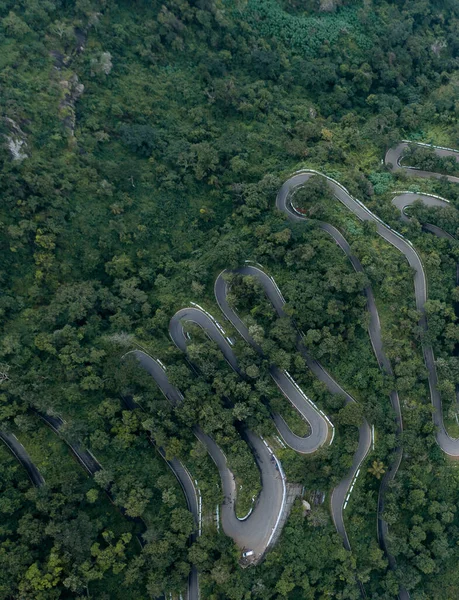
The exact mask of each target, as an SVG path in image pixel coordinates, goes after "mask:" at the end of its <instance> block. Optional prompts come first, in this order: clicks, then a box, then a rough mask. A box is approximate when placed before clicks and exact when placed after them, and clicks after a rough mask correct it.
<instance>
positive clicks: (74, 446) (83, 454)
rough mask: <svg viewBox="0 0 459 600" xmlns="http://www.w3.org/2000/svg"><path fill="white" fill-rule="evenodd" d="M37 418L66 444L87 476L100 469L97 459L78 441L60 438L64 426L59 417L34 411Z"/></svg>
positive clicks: (62, 420)
mask: <svg viewBox="0 0 459 600" xmlns="http://www.w3.org/2000/svg"><path fill="white" fill-rule="evenodd" d="M36 413H37V414H38V416H39V417H40V418H41V419H42V420H43V421H44V422H45V423H46V424H47V425H48V427H50V428H51V429H52V430H53V431H54V433H57V435H58V436H59V437H61V439H63V440H64V442H65V443H66V444H67V446H68V447H69V448H70V450H71V451H72V452H73V454H74V456H75V457H76V458H77V460H78V461H79V462H80V464H81V465H82V466H83V467H84V468H85V469H86V471H87V472H88V473H89V475H95V474H96V473H97V471H100V470H101V469H102V466H101V464H100V463H99V461H98V460H97V458H96V457H95V456H94V455H93V454H92V452H90V451H89V450H87V449H86V448H85V447H84V446H83V445H82V444H81V442H79V441H73V440H71V439H69V438H67V437H66V436H65V437H63V436H62V428H63V426H64V425H65V421H64V419H62V417H60V416H59V415H48V414H46V413H42V412H39V411H36Z"/></svg>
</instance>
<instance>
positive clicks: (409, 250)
mask: <svg viewBox="0 0 459 600" xmlns="http://www.w3.org/2000/svg"><path fill="white" fill-rule="evenodd" d="M407 145H408V144H407V143H401V144H398V146H396V147H395V148H392V149H390V150H388V152H387V153H386V157H385V161H386V164H392V169H393V171H403V172H404V173H405V174H407V175H410V176H414V177H422V178H427V177H435V178H436V179H439V178H441V177H444V176H443V175H441V174H440V173H431V172H428V171H420V170H418V169H414V168H412V167H404V166H401V165H400V158H401V157H402V154H403V152H404V150H405V149H406V147H407ZM433 148H434V150H435V153H436V154H438V155H439V156H453V157H454V158H455V159H456V160H457V161H459V153H458V152H455V151H454V150H447V149H444V148H436V147H435V146H433ZM447 179H448V180H449V181H451V182H452V183H459V178H458V177H452V176H449V175H448V176H447ZM418 197H419V198H420V199H421V200H422V202H425V203H426V204H427V205H428V206H443V207H445V206H447V205H448V202H447V201H446V200H444V199H438V198H435V197H433V196H429V195H428V194H421V195H413V194H407V193H403V194H400V195H398V196H396V197H395V198H394V199H393V201H392V202H393V203H394V205H395V206H397V207H398V208H399V209H400V210H401V211H402V214H403V215H404V209H405V208H406V207H407V206H409V205H410V204H411V203H412V202H414V201H415V200H416V198H418ZM405 217H406V215H405ZM430 227H433V228H434V231H435V226H430ZM385 228H386V229H387V230H388V231H389V232H390V233H391V234H392V235H395V232H392V230H391V229H390V228H389V227H388V226H387V225H386V226H385ZM438 229H439V228H437V230H438ZM378 231H379V230H378ZM444 233H446V232H444ZM396 235H397V236H399V244H398V245H396V244H393V245H394V246H396V247H397V248H398V249H399V250H400V251H401V252H403V254H404V255H405V257H406V258H407V260H408V262H409V264H410V266H411V267H413V269H414V270H415V275H414V293H415V298H416V308H417V310H418V311H419V312H420V313H421V319H420V325H421V327H422V329H423V330H424V331H427V328H428V323H427V318H426V314H425V310H424V305H425V303H426V302H427V280H426V275H425V271H424V267H423V265H422V261H421V259H420V257H419V255H418V253H417V252H416V250H415V249H414V247H413V245H412V244H411V242H409V241H408V240H405V239H404V238H403V237H402V236H401V235H400V234H396ZM422 351H423V355H424V362H425V365H426V368H427V373H428V380H429V390H430V398H431V402H432V406H433V408H434V411H433V413H432V418H433V422H434V424H435V427H436V439H437V443H438V445H439V446H440V448H441V449H442V450H443V452H445V453H446V454H449V455H450V456H454V457H459V440H458V439H453V438H452V437H451V436H449V435H448V433H447V431H446V428H445V424H444V421H443V407H442V401H441V396H440V392H439V391H438V377H437V369H436V366H435V356H434V352H433V348H432V346H431V345H426V344H423V347H422Z"/></svg>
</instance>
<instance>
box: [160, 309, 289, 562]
mask: <svg viewBox="0 0 459 600" xmlns="http://www.w3.org/2000/svg"><path fill="white" fill-rule="evenodd" d="M184 321H185V322H186V321H188V322H192V323H195V324H196V325H198V326H199V327H201V328H202V329H203V330H204V331H205V332H206V334H207V335H208V336H209V337H210V338H211V339H212V340H213V341H215V342H216V343H217V344H218V346H219V348H220V350H221V351H222V353H223V355H224V357H225V359H226V360H227V361H228V363H229V364H230V366H231V367H232V368H233V369H234V371H235V372H236V373H238V374H239V375H241V374H242V373H241V370H240V369H239V365H238V363H237V359H236V355H235V354H234V352H233V350H232V348H231V346H230V345H229V343H228V341H227V340H226V338H225V336H224V335H223V333H222V328H221V326H219V324H218V323H217V321H215V320H214V319H213V318H212V317H211V316H210V315H209V314H207V313H205V312H204V311H203V310H201V309H200V308H185V309H182V310H179V311H178V312H177V313H176V314H175V315H174V316H173V317H172V319H171V321H170V324H169V333H170V336H171V338H172V340H173V342H174V343H175V344H176V346H177V347H178V348H179V349H180V350H182V351H183V352H184V353H186V352H187V337H186V334H185V331H184V329H183V322H184ZM194 432H195V435H196V437H197V438H198V439H199V440H201V442H202V443H203V444H204V445H205V446H206V448H207V451H208V452H209V454H210V456H211V457H212V459H213V461H214V463H215V465H216V466H217V469H218V471H219V473H220V478H221V480H222V487H223V494H224V497H225V500H224V502H223V505H222V508H221V520H222V527H223V531H224V532H225V533H226V535H228V536H229V537H231V538H232V539H233V540H234V541H235V542H236V544H237V545H238V546H239V547H240V548H241V549H244V548H245V549H246V550H253V552H254V555H253V562H257V561H258V560H259V559H261V557H262V556H263V555H264V553H265V552H266V550H267V549H268V547H269V545H270V544H271V542H272V540H273V538H274V537H275V535H276V534H277V530H278V528H279V527H281V526H282V515H283V513H284V511H285V510H286V501H287V497H286V496H287V489H286V479H285V475H284V473H283V470H282V465H281V464H280V462H279V460H278V459H277V458H276V456H275V454H274V453H273V451H272V450H271V448H269V446H268V444H267V443H266V442H265V441H264V440H262V439H261V438H260V437H259V436H257V435H255V434H254V433H253V432H251V431H249V430H248V429H245V430H244V432H243V437H244V438H245V441H246V442H247V443H248V445H249V447H250V448H251V450H252V452H253V454H254V457H255V461H256V464H257V467H258V469H259V471H260V475H261V486H262V489H261V492H260V493H259V495H258V498H257V501H256V505H255V507H254V508H253V510H252V511H251V513H250V515H249V516H248V517H247V518H245V519H238V517H236V513H235V503H236V497H237V491H236V486H235V478H234V475H233V473H232V472H231V470H230V469H229V467H228V465H227V460H226V457H225V455H224V453H223V452H222V450H221V449H220V448H219V446H218V445H217V444H216V443H215V441H214V440H213V439H212V438H211V437H210V436H208V435H207V434H205V433H204V432H203V431H202V430H201V429H200V428H199V427H195V428H194Z"/></svg>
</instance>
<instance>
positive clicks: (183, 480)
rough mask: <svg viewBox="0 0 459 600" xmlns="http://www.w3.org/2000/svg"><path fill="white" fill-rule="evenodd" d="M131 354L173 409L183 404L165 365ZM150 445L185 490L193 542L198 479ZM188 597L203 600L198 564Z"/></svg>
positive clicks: (133, 404)
mask: <svg viewBox="0 0 459 600" xmlns="http://www.w3.org/2000/svg"><path fill="white" fill-rule="evenodd" d="M130 354H132V355H133V356H134V357H135V358H136V359H137V361H138V362H139V364H140V365H141V366H142V367H143V368H144V369H145V370H146V371H147V373H149V374H150V375H151V376H152V377H153V379H154V380H155V381H156V383H157V385H158V387H159V389H160V390H161V392H162V393H163V394H164V396H165V397H166V398H167V399H168V400H169V402H170V403H171V404H172V405H173V406H177V405H178V404H179V403H180V402H181V401H182V399H183V397H182V394H181V393H180V392H179V390H178V389H177V388H176V387H175V386H174V385H172V384H171V383H170V381H169V379H168V377H167V375H166V370H165V368H164V367H163V366H161V365H160V364H159V362H158V361H156V360H155V359H154V358H152V357H151V356H149V355H148V354H146V352H143V351H142V350H133V351H132V352H128V353H127V354H125V355H124V357H123V358H125V357H126V356H129V355H130ZM124 401H125V403H126V406H127V407H128V408H129V409H130V410H134V409H136V408H141V409H142V407H141V406H140V405H139V404H137V403H136V402H134V400H133V399H132V398H131V397H125V398H124ZM150 442H151V443H152V444H153V445H154V446H155V447H156V448H157V449H158V452H159V453H160V454H161V456H162V457H163V458H164V460H165V461H166V463H167V464H168V466H169V468H170V469H171V471H172V472H173V473H174V475H175V477H176V478H177V480H178V482H179V483H180V486H181V488H182V490H183V493H184V496H185V500H186V503H187V506H188V510H189V511H190V513H191V514H192V515H193V520H194V525H195V527H194V531H193V532H192V534H191V536H190V542H191V543H193V542H195V541H196V540H197V538H198V535H200V534H201V510H200V495H199V493H198V491H197V488H196V486H197V483H196V484H195V480H194V479H193V478H192V476H191V475H190V472H189V471H188V469H187V468H186V467H185V466H184V465H183V464H182V463H181V462H180V461H179V460H178V459H177V458H173V459H171V460H169V459H168V458H167V457H166V452H165V450H164V448H161V447H160V446H157V445H156V443H155V441H154V440H153V438H150ZM187 594H188V600H199V597H200V593H199V577H198V570H197V568H196V567H195V566H194V565H193V566H192V568H191V572H190V575H189V578H188V592H187Z"/></svg>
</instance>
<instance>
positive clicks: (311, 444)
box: [214, 266, 333, 454]
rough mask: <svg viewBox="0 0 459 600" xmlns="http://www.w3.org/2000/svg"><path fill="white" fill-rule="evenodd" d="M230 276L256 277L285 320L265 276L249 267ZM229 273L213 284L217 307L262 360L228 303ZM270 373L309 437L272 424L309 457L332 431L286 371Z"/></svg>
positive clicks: (279, 296) (280, 421) (281, 303)
mask: <svg viewBox="0 0 459 600" xmlns="http://www.w3.org/2000/svg"><path fill="white" fill-rule="evenodd" d="M232 272H233V273H239V274H240V275H252V276H255V277H257V279H258V281H259V282H260V283H261V284H262V286H263V288H264V290H265V292H266V294H267V296H268V298H269V300H270V301H271V302H272V304H273V306H274V308H275V310H276V312H277V313H278V314H279V315H280V316H286V315H285V313H284V311H283V306H284V304H285V301H284V299H283V298H282V294H281V293H280V291H279V289H278V288H277V286H276V284H275V283H274V282H273V281H272V280H271V279H270V278H269V277H268V275H266V273H264V272H263V271H261V270H259V269H257V268H256V267H251V266H245V267H241V268H239V269H236V270H235V271H232ZM229 273H231V271H223V272H222V273H220V275H219V276H218V277H217V279H216V281H215V286H214V293H215V298H216V300H217V303H218V305H219V307H220V309H221V311H222V312H223V314H224V315H225V317H226V318H227V319H228V321H230V323H231V324H232V325H233V327H234V328H235V329H236V331H238V333H239V334H240V335H241V336H242V337H243V338H244V339H245V340H246V342H248V343H249V344H250V345H251V346H252V347H253V348H254V349H255V350H256V351H257V352H258V354H260V356H262V357H264V356H265V355H264V353H263V350H262V348H261V347H260V345H259V344H257V342H256V341H255V340H254V339H253V337H252V336H251V335H250V333H249V330H248V328H247V327H246V325H245V324H244V322H243V321H242V320H241V319H240V318H239V316H238V315H237V314H236V312H235V311H234V310H233V309H232V308H231V306H230V305H229V303H228V298H227V296H228V291H229V287H228V283H227V281H226V279H225V274H229ZM269 372H270V375H271V377H272V378H273V380H274V382H275V383H276V385H277V387H278V388H279V389H280V391H281V392H282V394H283V395H284V396H285V397H286V398H287V399H288V400H289V401H290V403H291V404H292V405H293V406H294V407H295V408H296V410H297V411H298V412H299V413H300V414H301V415H302V417H303V418H304V419H305V420H306V421H307V422H308V423H309V425H310V426H311V433H310V434H309V435H308V436H305V437H300V436H298V435H295V434H294V433H293V431H292V430H291V429H290V428H289V427H288V425H287V423H286V422H285V421H284V419H283V418H282V416H281V415H278V414H276V415H273V420H274V423H275V425H276V427H277V429H278V431H279V433H280V434H281V436H282V438H283V439H284V441H285V442H286V444H287V445H288V446H290V448H292V449H293V450H295V451H296V452H300V453H301V454H311V453H312V452H316V450H318V449H319V448H320V447H321V446H323V445H324V444H325V442H326V441H327V439H328V437H329V436H330V435H332V436H333V433H332V432H330V429H333V425H332V424H331V423H330V421H329V420H328V419H327V418H326V417H325V416H324V415H323V414H322V413H321V412H320V411H319V409H318V408H317V407H316V406H315V404H313V402H312V401H311V400H310V399H309V398H308V397H307V395H306V394H305V393H304V392H303V391H302V390H301V389H300V388H299V386H298V385H297V384H296V383H295V382H294V380H293V379H292V378H291V376H290V375H289V374H288V373H287V372H286V371H282V370H281V369H279V368H278V367H277V366H276V365H270V367H269ZM329 428H330V429H329Z"/></svg>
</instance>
